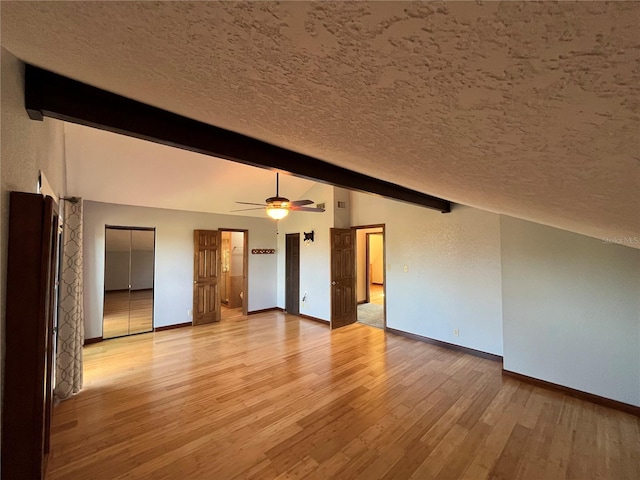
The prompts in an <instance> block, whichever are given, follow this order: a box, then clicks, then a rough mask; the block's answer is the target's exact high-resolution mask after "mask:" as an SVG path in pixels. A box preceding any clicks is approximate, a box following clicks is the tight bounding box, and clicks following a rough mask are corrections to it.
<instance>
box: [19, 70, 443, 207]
mask: <svg viewBox="0 0 640 480" xmlns="http://www.w3.org/2000/svg"><path fill="white" fill-rule="evenodd" d="M25 107H26V110H27V112H28V114H29V117H30V118H31V119H33V120H42V119H43V118H44V117H50V118H55V119H58V120H63V121H65V122H71V123H77V124H80V125H85V126H88V127H94V128H98V129H101V130H107V131H109V132H114V133H119V134H122V135H128V136H130V137H135V138H139V139H142V140H148V141H151V142H155V143H160V144H162V145H168V146H171V147H177V148H182V149H184V150H189V151H192V152H197V153H201V154H204V155H210V156H212V157H217V158H223V159H225V160H231V161H234V162H239V163H244V164H246V165H251V166H254V167H261V168H270V169H277V170H282V171H285V172H289V173H291V174H293V175H296V176H299V177H303V178H307V179H310V180H314V181H319V182H323V183H328V184H331V185H335V186H339V187H343V188H347V189H349V190H355V191H360V192H367V193H373V194H377V195H381V196H383V197H386V198H390V199H393V200H399V201H402V202H407V203H412V204H415V205H420V206H423V207H427V208H431V209H434V210H438V211H440V212H443V213H446V212H449V211H451V203H450V202H449V201H447V200H443V199H441V198H437V197H433V196H431V195H427V194H425V193H422V192H418V191H415V190H411V189H408V188H405V187H402V186H400V185H396V184H393V183H390V182H386V181H384V180H380V179H377V178H374V177H370V176H368V175H364V174H362V173H358V172H354V171H352V170H348V169H346V168H343V167H339V166H337V165H333V164H331V163H328V162H326V161H324V160H320V159H318V158H314V157H311V156H308V155H303V154H301V153H297V152H294V151H292V150H288V149H286V148H282V147H278V146H276V145H272V144H269V143H267V142H263V141H261V140H257V139H255V138H251V137H248V136H246V135H242V134H239V133H236V132H232V131H229V130H225V129H223V128H219V127H215V126H213V125H208V124H206V123H203V122H199V121H197V120H193V119H191V118H187V117H184V116H182V115H178V114H175V113H171V112H169V111H166V110H163V109H160V108H157V107H152V106H151V105H147V104H145V103H142V102H138V101H136V100H131V99H129V98H126V97H123V96H121V95H117V94H115V93H111V92H107V91H105V90H102V89H99V88H96V87H92V86H90V85H87V84H85V83H82V82H78V81H76V80H72V79H70V78H67V77H64V76H62V75H58V74H55V73H52V72H50V71H47V70H43V69H41V68H38V67H34V66H32V65H26V67H25Z"/></svg>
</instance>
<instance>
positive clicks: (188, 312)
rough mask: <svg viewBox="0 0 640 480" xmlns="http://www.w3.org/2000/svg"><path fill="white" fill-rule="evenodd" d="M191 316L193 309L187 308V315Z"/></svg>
mask: <svg viewBox="0 0 640 480" xmlns="http://www.w3.org/2000/svg"><path fill="white" fill-rule="evenodd" d="M190 316H191V309H189V310H187V317H190Z"/></svg>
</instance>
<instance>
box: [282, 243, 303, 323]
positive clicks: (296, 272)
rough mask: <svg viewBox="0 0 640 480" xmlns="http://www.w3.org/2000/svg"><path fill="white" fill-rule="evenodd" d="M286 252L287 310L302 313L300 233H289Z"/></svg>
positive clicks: (292, 312)
mask: <svg viewBox="0 0 640 480" xmlns="http://www.w3.org/2000/svg"><path fill="white" fill-rule="evenodd" d="M286 238H287V240H286V252H285V305H284V306H285V310H286V311H287V313H291V314H293V315H298V314H299V313H300V234H299V233H288V234H287V237H286Z"/></svg>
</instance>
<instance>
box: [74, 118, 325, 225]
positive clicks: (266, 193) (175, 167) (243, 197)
mask: <svg viewBox="0 0 640 480" xmlns="http://www.w3.org/2000/svg"><path fill="white" fill-rule="evenodd" d="M64 134H65V154H66V159H67V188H68V190H69V194H70V195H76V196H79V197H82V198H83V199H85V200H94V201H97V202H108V203H120V204H123V205H137V206H141V207H157V208H170V209H174V210H187V211H193V212H211V213H222V214H229V215H246V216H253V217H266V213H265V211H264V210H251V211H248V212H235V213H231V211H232V210H236V209H241V208H251V207H250V206H248V205H238V204H237V203H235V202H236V201H242V202H252V203H262V202H263V201H264V200H265V199H266V198H268V197H273V196H274V195H275V194H276V176H275V173H274V172H272V171H270V170H265V169H262V168H255V167H250V166H248V165H242V164H240V163H234V162H229V161H226V160H221V159H219V158H212V157H208V156H205V155H200V154H198V153H193V152H188V151H186V150H179V149H177V148H172V147H167V146H164V145H159V144H156V143H150V142H146V141H144V140H139V139H137V138H131V137H125V136H123V135H117V134H115V133H111V132H105V131H102V130H96V129H94V128H89V127H82V126H80V125H73V124H69V123H65V125H64ZM314 184H315V183H314V182H311V181H309V180H305V179H303V178H297V177H293V176H291V175H281V176H280V194H281V195H282V196H284V197H287V198H289V199H290V200H300V199H302V196H303V195H304V194H305V192H307V190H309V189H310V188H311V187H312V186H313V185H314ZM305 198H306V197H305ZM310 200H314V201H317V202H322V201H327V200H328V199H326V198H311V199H310ZM295 215H310V214H305V213H303V212H296V213H295Z"/></svg>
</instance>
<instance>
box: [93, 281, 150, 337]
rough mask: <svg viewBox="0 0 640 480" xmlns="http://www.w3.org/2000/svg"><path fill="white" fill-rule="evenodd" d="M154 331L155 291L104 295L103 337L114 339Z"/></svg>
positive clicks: (120, 292) (106, 293)
mask: <svg viewBox="0 0 640 480" xmlns="http://www.w3.org/2000/svg"><path fill="white" fill-rule="evenodd" d="M151 330H153V289H146V290H131V291H129V290H118V291H114V292H105V294H104V318H103V324H102V337H103V338H113V337H121V336H123V335H132V334H134V333H141V332H150V331H151Z"/></svg>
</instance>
